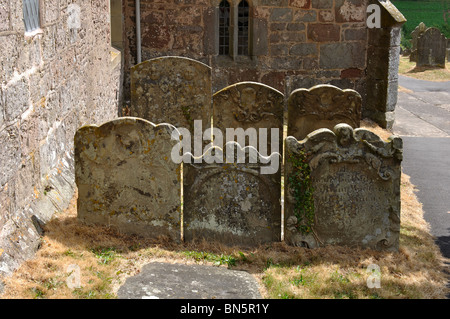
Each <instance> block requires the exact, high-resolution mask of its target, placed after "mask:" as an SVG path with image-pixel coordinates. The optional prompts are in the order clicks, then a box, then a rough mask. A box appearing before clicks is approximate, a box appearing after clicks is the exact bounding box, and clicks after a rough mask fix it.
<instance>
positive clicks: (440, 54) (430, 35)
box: [417, 28, 447, 68]
mask: <svg viewBox="0 0 450 319" xmlns="http://www.w3.org/2000/svg"><path fill="white" fill-rule="evenodd" d="M446 56H447V39H446V38H445V36H444V35H443V34H442V33H441V31H440V30H439V29H437V28H428V29H427V30H425V32H424V33H422V34H421V35H420V36H419V37H418V38H417V66H419V67H422V66H428V67H440V68H445V58H446Z"/></svg>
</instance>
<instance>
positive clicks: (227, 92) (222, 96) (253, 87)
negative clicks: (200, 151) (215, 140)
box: [213, 82, 284, 155]
mask: <svg viewBox="0 0 450 319" xmlns="http://www.w3.org/2000/svg"><path fill="white" fill-rule="evenodd" d="M283 110H284V95H283V94H282V93H281V92H279V91H277V90H276V89H274V88H272V87H270V86H267V85H264V84H262V83H256V82H240V83H237V84H234V85H230V86H228V87H226V88H224V89H222V90H220V91H219V92H217V93H215V94H214V95H213V126H214V128H218V129H220V130H221V131H222V132H223V134H226V129H227V128H232V129H238V128H239V129H243V130H244V131H247V129H255V130H256V133H257V134H258V135H257V138H258V137H259V139H258V142H256V143H255V144H256V145H251V146H253V147H256V148H258V150H259V151H260V152H261V153H262V154H263V155H270V154H271V153H272V150H273V151H274V152H280V153H281V154H282V145H283V143H282V141H283ZM260 129H261V130H264V129H267V131H266V132H267V134H266V133H265V132H264V139H266V141H267V143H265V142H266V141H264V139H263V140H262V141H263V142H264V143H263V144H264V145H265V146H266V147H267V150H264V149H261V147H259V145H260V144H259V142H260V139H261V137H262V136H261V134H260V133H261V132H262V131H261V130H260ZM272 130H276V132H277V133H278V135H275V134H272ZM224 138H225V136H224ZM231 140H235V141H237V142H239V143H241V144H243V142H242V141H238V140H236V139H232V138H227V139H226V142H229V141H231ZM272 140H273V141H274V142H275V141H276V142H277V143H278V145H279V149H277V148H275V147H274V148H272V146H273V143H272ZM249 143H251V141H247V142H245V145H249ZM257 143H258V144H257ZM216 145H217V144H216ZM219 146H222V145H220V143H219ZM242 146H244V145H242ZM266 151H267V152H266Z"/></svg>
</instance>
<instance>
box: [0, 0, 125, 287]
mask: <svg viewBox="0 0 450 319" xmlns="http://www.w3.org/2000/svg"><path fill="white" fill-rule="evenodd" d="M109 14H110V12H109V2H108V1H84V0H83V1H69V0H45V1H43V0H41V1H37V0H23V1H22V0H20V1H19V0H15V1H0V47H1V50H0V147H1V149H2V151H1V153H0V277H1V276H2V275H4V274H9V273H11V272H12V271H13V270H14V269H15V268H16V267H17V266H18V265H20V263H21V262H22V261H23V260H25V259H26V258H28V257H30V256H32V255H33V253H34V251H35V249H36V247H38V245H39V237H40V232H41V226H42V223H45V222H46V221H48V220H49V219H50V218H51V216H52V215H53V213H54V212H58V211H62V210H63V209H65V208H66V207H67V205H68V203H69V201H70V199H71V198H72V197H73V194H74V191H75V183H74V172H73V169H74V165H73V144H74V141H73V139H74V135H75V131H76V130H77V129H78V128H79V127H80V126H82V125H85V124H95V123H102V122H103V121H106V120H109V119H113V118H115V117H117V115H118V100H119V96H120V92H121V84H120V83H121V82H120V81H121V58H120V52H118V51H115V50H114V49H112V48H111V39H110V25H109ZM24 22H25V23H24ZM0 288H1V287H0ZM0 290H1V289H0Z"/></svg>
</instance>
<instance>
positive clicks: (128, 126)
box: [75, 117, 181, 161]
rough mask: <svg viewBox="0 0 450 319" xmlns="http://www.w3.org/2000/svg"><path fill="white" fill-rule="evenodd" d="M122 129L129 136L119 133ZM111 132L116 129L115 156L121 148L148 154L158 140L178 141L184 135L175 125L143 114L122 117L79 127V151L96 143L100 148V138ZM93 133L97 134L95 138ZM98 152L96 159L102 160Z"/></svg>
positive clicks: (84, 150) (76, 148)
mask: <svg viewBox="0 0 450 319" xmlns="http://www.w3.org/2000/svg"><path fill="white" fill-rule="evenodd" d="M121 131H123V132H124V133H126V138H124V137H123V136H121V135H120V132H121ZM150 131H151V132H152V133H151V134H150V133H149V132H150ZM112 132H116V135H115V136H114V138H115V140H116V141H117V143H118V145H116V146H118V148H117V149H116V150H115V151H116V152H112V154H113V155H114V156H120V153H122V152H124V154H126V155H131V154H135V155H142V154H146V153H148V150H149V149H150V146H151V145H153V144H154V143H155V142H159V141H162V142H163V143H167V141H170V142H169V144H171V145H175V144H176V143H177V142H178V141H179V139H180V137H181V134H180V133H179V131H178V130H177V129H176V127H175V126H173V125H171V124H168V123H162V124H154V123H152V122H150V121H147V120H145V119H142V118H137V117H120V118H117V119H114V120H111V121H109V122H106V123H103V124H102V125H100V126H98V125H86V126H82V127H81V128H79V129H78V130H77V132H76V133H75V150H77V151H78V153H81V152H83V153H85V154H86V155H89V154H90V153H89V151H88V150H87V148H86V147H88V148H89V147H91V146H94V147H98V148H100V145H99V142H100V141H101V140H102V139H105V138H109V137H111V135H112ZM152 136H153V137H155V138H156V137H157V138H158V140H159V141H157V140H156V139H155V140H149V138H150V137H152ZM91 137H92V138H95V141H94V140H92V139H91ZM92 142H94V144H92ZM83 146H84V147H83ZM109 151H111V150H109ZM98 155H99V154H96V156H95V160H96V161H99V160H100V159H99V158H98Z"/></svg>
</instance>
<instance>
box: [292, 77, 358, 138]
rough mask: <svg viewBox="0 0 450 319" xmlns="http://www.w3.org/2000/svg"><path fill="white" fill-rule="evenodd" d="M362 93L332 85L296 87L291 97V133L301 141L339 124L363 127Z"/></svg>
mask: <svg viewBox="0 0 450 319" xmlns="http://www.w3.org/2000/svg"><path fill="white" fill-rule="evenodd" d="M360 120H361V96H360V95H359V93H358V92H356V91H354V90H341V89H340V88H338V87H336V86H333V85H317V86H314V87H312V88H311V89H309V90H308V89H297V90H295V91H293V92H292V93H291V95H290V97H289V100H288V133H287V134H288V136H294V137H295V138H296V139H298V140H302V139H304V138H305V137H306V136H307V135H308V134H309V133H311V132H313V131H315V130H317V129H319V128H328V129H333V128H334V126H335V125H336V124H339V123H347V124H348V125H350V126H352V127H353V128H358V127H359V126H360Z"/></svg>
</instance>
